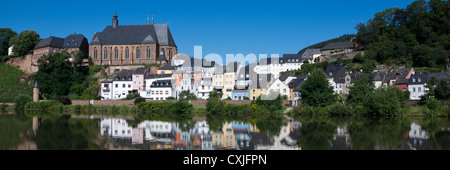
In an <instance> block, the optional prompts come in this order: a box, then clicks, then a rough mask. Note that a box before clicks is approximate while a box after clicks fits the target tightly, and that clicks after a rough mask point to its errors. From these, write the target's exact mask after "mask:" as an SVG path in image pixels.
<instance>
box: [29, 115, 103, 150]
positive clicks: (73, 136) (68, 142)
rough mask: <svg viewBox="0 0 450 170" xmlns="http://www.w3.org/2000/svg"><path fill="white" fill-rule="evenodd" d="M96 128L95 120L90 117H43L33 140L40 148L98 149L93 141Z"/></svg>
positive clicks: (95, 135) (95, 136)
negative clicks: (80, 118)
mask: <svg viewBox="0 0 450 170" xmlns="http://www.w3.org/2000/svg"><path fill="white" fill-rule="evenodd" d="M97 129H98V128H97V121H95V120H90V119H83V120H78V119H70V117H60V118H58V119H44V120H41V124H40V126H39V130H38V132H37V134H36V138H35V141H36V145H37V147H38V149H41V150H79V149H99V147H98V145H96V144H95V143H94V140H95V139H96V138H97Z"/></svg>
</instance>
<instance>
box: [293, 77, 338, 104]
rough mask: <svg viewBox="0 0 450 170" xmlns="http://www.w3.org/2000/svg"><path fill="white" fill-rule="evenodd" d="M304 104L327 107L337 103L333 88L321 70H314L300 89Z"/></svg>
mask: <svg viewBox="0 0 450 170" xmlns="http://www.w3.org/2000/svg"><path fill="white" fill-rule="evenodd" d="M300 94H301V101H302V104H304V105H306V106H314V107H317V106H327V105H330V104H333V103H335V102H336V95H334V94H333V87H331V86H330V84H329V82H328V79H327V76H326V75H325V74H324V73H323V71H322V70H320V69H314V70H313V71H312V73H311V75H310V76H309V77H308V79H306V80H305V82H303V84H302V87H301V89H300Z"/></svg>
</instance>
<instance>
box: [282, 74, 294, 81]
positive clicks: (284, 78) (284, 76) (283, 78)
mask: <svg viewBox="0 0 450 170" xmlns="http://www.w3.org/2000/svg"><path fill="white" fill-rule="evenodd" d="M289 77H295V73H292V72H288V73H284V74H281V76H280V77H279V78H278V79H280V80H281V81H285V80H286V79H287V78H289Z"/></svg>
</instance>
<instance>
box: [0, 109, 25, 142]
mask: <svg viewBox="0 0 450 170" xmlns="http://www.w3.org/2000/svg"><path fill="white" fill-rule="evenodd" d="M31 127H32V119H31V118H30V117H26V116H24V115H23V112H22V114H21V115H19V114H16V115H4V116H3V115H2V116H0V150H6V149H14V148H15V147H17V145H19V144H20V143H21V142H22V141H21V137H20V136H21V135H22V136H23V137H25V135H32V134H33V133H32V132H30V131H31Z"/></svg>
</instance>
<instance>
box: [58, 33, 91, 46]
mask: <svg viewBox="0 0 450 170" xmlns="http://www.w3.org/2000/svg"><path fill="white" fill-rule="evenodd" d="M83 41H86V43H87V39H86V37H84V35H83V34H70V35H69V36H67V37H66V38H64V44H63V45H64V48H80V46H81V44H82V43H83Z"/></svg>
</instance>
